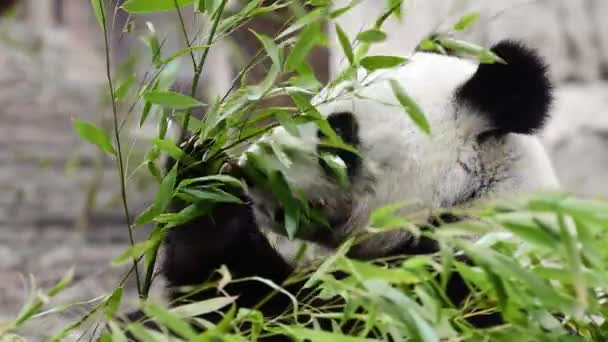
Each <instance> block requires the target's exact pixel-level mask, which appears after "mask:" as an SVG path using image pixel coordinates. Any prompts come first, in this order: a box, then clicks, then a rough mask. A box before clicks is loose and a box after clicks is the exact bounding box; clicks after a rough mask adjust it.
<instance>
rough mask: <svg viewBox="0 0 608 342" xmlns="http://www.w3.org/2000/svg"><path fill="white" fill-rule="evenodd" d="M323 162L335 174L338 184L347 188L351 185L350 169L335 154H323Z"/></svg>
mask: <svg viewBox="0 0 608 342" xmlns="http://www.w3.org/2000/svg"><path fill="white" fill-rule="evenodd" d="M319 157H320V158H321V160H322V161H323V162H324V163H325V165H326V166H327V167H329V169H330V170H331V172H332V173H333V174H334V176H335V177H336V179H337V180H338V183H340V185H341V186H343V187H347V186H348V184H349V180H348V168H347V167H346V163H344V161H343V160H342V159H341V158H340V157H338V156H337V155H335V154H332V153H321V155H320V156H319Z"/></svg>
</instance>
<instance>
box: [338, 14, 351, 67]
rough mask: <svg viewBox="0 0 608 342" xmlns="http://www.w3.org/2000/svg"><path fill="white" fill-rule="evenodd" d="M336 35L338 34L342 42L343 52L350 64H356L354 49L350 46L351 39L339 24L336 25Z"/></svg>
mask: <svg viewBox="0 0 608 342" xmlns="http://www.w3.org/2000/svg"><path fill="white" fill-rule="evenodd" d="M336 33H337V34H338V41H339V42H340V46H341V47H342V51H344V55H346V58H347V59H348V62H349V63H350V64H353V63H354V62H355V55H354V54H353V48H352V46H351V45H350V39H349V38H348V35H347V34H346V32H344V30H343V29H342V27H341V26H340V24H338V23H336Z"/></svg>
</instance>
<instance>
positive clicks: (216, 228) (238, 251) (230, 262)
mask: <svg viewBox="0 0 608 342" xmlns="http://www.w3.org/2000/svg"><path fill="white" fill-rule="evenodd" d="M222 265H225V266H226V267H227V268H228V270H229V271H230V272H231V274H232V277H233V278H234V279H237V278H248V277H260V278H264V279H267V280H270V281H272V282H274V283H276V284H277V285H281V283H283V282H284V281H285V280H286V279H287V277H289V276H290V275H291V273H292V271H293V269H292V267H291V266H290V265H289V264H288V263H287V262H286V261H285V260H284V259H283V257H281V255H279V253H278V252H277V251H276V250H275V249H274V248H273V247H272V245H271V244H270V243H269V241H268V240H267V239H266V237H265V236H264V235H263V234H262V233H261V232H260V230H259V229H258V227H257V225H256V223H255V220H254V217H253V213H252V211H251V208H250V207H249V206H248V205H241V204H223V205H220V206H218V207H216V208H215V209H214V210H213V212H212V214H211V215H209V216H205V217H202V218H199V219H196V220H193V221H192V222H189V223H188V224H185V225H183V226H180V227H175V228H173V229H171V230H170V232H169V234H168V235H167V238H166V241H165V259H164V264H163V269H162V272H163V275H164V276H165V277H166V279H167V281H168V283H169V286H170V288H172V289H173V290H172V293H171V297H172V299H176V298H178V297H181V296H182V295H183V293H180V292H179V291H177V289H176V288H177V287H180V286H187V285H198V284H202V283H203V282H205V281H207V280H209V279H211V278H212V276H213V273H214V272H215V271H216V270H217V269H218V268H219V267H220V266H222ZM225 290H226V291H227V292H228V293H229V294H230V295H234V296H238V299H237V304H238V305H239V306H245V307H252V306H254V305H256V304H257V303H258V302H259V301H260V300H261V299H262V298H264V297H265V296H266V295H268V294H269V293H271V292H272V289H271V288H270V287H269V286H268V285H266V284H263V283H262V282H259V281H245V282H236V283H233V284H229V285H228V286H227V287H226V288H225ZM210 295H213V296H216V295H217V293H216V292H214V294H210V293H199V294H197V295H194V296H192V297H189V298H188V299H187V300H189V301H191V300H201V299H205V298H207V297H208V296H210ZM278 297H280V296H278ZM284 300H285V303H283V300H280V299H277V300H271V301H269V302H268V303H267V304H266V306H265V307H264V308H263V309H266V311H268V313H269V314H273V313H274V312H276V311H281V310H282V309H284V305H283V304H285V306H286V305H287V302H286V299H284ZM273 305H274V306H276V307H273Z"/></svg>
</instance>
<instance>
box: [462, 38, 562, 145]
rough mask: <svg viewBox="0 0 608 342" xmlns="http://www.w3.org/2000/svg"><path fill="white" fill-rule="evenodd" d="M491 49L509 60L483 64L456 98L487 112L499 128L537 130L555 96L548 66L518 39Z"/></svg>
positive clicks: (524, 131)
mask: <svg viewBox="0 0 608 342" xmlns="http://www.w3.org/2000/svg"><path fill="white" fill-rule="evenodd" d="M492 51H493V52H494V53H495V54H497V55H498V56H499V57H501V58H502V59H503V60H504V61H505V62H506V63H507V64H501V63H495V64H480V65H479V68H478V70H477V72H476V73H475V75H473V77H472V78H471V79H470V80H468V81H467V82H466V83H465V84H464V85H463V86H462V87H461V88H460V89H459V90H458V92H457V99H458V100H459V101H460V102H462V103H465V104H467V105H470V106H472V107H473V108H475V109H477V110H479V111H480V112H481V113H482V114H483V115H486V116H487V118H488V119H489V120H490V121H491V123H492V124H493V126H494V127H493V128H494V129H495V130H496V131H500V132H503V133H523V134H531V133H534V132H535V131H536V130H538V129H539V128H541V127H542V126H543V124H544V122H545V120H546V118H547V116H548V113H549V108H550V106H551V102H552V99H553V96H552V88H553V86H552V84H551V81H550V80H549V78H548V76H547V66H546V65H545V63H544V62H543V60H542V59H541V58H540V57H539V56H538V55H537V54H536V52H534V51H533V50H531V49H529V48H527V47H525V46H524V45H522V44H520V43H518V42H513V41H502V42H500V43H498V44H497V45H495V46H494V47H492Z"/></svg>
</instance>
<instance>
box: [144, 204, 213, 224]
mask: <svg viewBox="0 0 608 342" xmlns="http://www.w3.org/2000/svg"><path fill="white" fill-rule="evenodd" d="M209 210H211V206H210V205H209V204H208V203H193V204H191V205H189V206H187V207H186V208H184V209H182V210H181V211H180V212H178V213H166V214H161V215H159V216H158V217H157V218H156V222H159V223H164V224H166V225H167V226H166V228H171V227H176V226H179V225H182V224H185V223H188V222H190V221H192V220H194V219H195V218H197V217H201V216H203V215H206V214H207V213H209Z"/></svg>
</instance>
